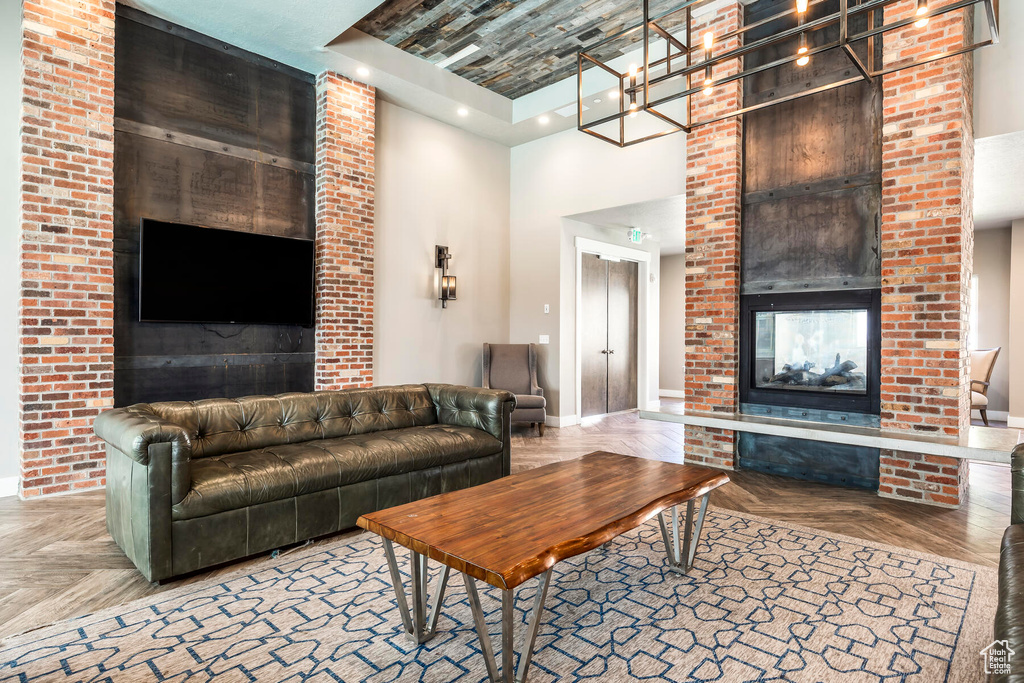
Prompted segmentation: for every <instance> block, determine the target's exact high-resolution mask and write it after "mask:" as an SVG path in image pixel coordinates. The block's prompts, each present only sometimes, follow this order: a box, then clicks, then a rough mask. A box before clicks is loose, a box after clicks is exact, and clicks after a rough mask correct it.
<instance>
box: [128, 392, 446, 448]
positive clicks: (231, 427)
mask: <svg viewBox="0 0 1024 683" xmlns="http://www.w3.org/2000/svg"><path fill="white" fill-rule="evenodd" d="M134 408H136V409H137V410H140V411H145V410H148V411H151V412H153V413H154V414H156V415H157V416H159V417H160V418H161V419H163V420H167V421H168V422H172V423H174V424H176V425H178V426H180V427H181V428H183V429H184V430H185V432H186V433H187V434H188V437H189V439H190V440H191V441H192V457H193V458H204V457H210V456H214V455H223V454H225V453H237V452H240V451H248V450H253V449H257V448H267V447H270V446H278V445H281V444H287V443H298V442H302V441H313V440H316V439H333V438H336V437H341V436H351V435H353V434H365V433H367V432H376V431H380V430H384V429H400V428H402V427H420V426H423V425H429V424H435V423H436V422H437V406H435V404H434V401H433V400H432V399H431V396H430V393H429V392H428V391H427V388H426V387H425V386H423V385H421V384H407V385H403V386H396V387H378V388H373V389H351V390H347V391H322V392H315V393H310V394H306V393H294V394H279V395H277V396H246V397H244V398H237V399H228V398H215V399H209V400H205V401H188V402H185V401H173V402H166V403H150V404H143V405H139V406H134Z"/></svg>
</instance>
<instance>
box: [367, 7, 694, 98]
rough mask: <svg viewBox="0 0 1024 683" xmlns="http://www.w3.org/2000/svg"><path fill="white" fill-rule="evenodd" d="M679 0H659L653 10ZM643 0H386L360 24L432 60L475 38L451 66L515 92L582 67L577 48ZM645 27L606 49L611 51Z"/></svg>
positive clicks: (627, 18) (619, 24) (632, 18)
mask: <svg viewBox="0 0 1024 683" xmlns="http://www.w3.org/2000/svg"><path fill="white" fill-rule="evenodd" d="M677 4H679V0H654V1H652V2H651V8H652V12H653V11H657V10H659V9H667V8H671V7H673V6H675V5H677ZM640 8H641V0H388V2H385V3H384V4H382V5H380V6H379V7H378V8H377V9H376V10H374V11H373V12H371V13H370V14H369V15H367V16H366V17H365V18H364V19H363V20H362V21H360V22H359V23H358V24H357V25H356V28H358V29H359V30H360V31H363V32H364V33H367V34H369V35H371V36H374V37H375V38H378V39H380V40H383V41H385V42H386V43H388V44H390V45H394V46H396V47H399V48H401V49H402V50H405V51H406V52H408V53H410V54H413V55H416V56H417V57H422V58H423V59H426V60H427V61H429V62H432V63H434V64H436V63H438V62H440V61H442V60H444V59H445V58H447V57H450V56H452V55H455V54H456V53H458V52H459V51H460V50H462V49H464V48H466V47H469V46H470V45H476V46H478V47H479V48H480V49H479V50H478V51H477V52H475V53H474V54H473V55H471V56H467V57H466V58H465V59H463V60H460V61H458V62H456V63H454V64H452V65H451V66H449V67H448V69H449V70H450V71H452V72H453V73H455V74H457V75H459V76H462V77H463V78H467V79H469V80H471V81H473V82H474V83H477V84H479V85H482V86H484V87H485V88H489V89H490V90H493V91H494V92H496V93H498V94H500V95H504V96H505V97H509V98H512V99H515V98H517V97H522V96H523V95H527V94H529V93H531V92H533V91H535V90H538V89H540V88H543V87H544V86H547V85H550V84H552V83H555V82H557V81H560V80H562V79H563V78H568V77H570V76H573V75H574V74H575V73H576V52H577V51H578V50H580V49H581V48H585V47H588V46H589V45H592V44H594V43H596V42H598V41H600V40H602V39H603V38H605V37H607V36H610V35H613V34H615V33H618V32H619V31H621V30H623V29H624V28H626V27H629V26H634V25H638V24H639V23H640V22H641V20H642V17H641V9H640ZM639 40H640V32H639V31H638V32H636V33H635V34H631V35H630V36H629V38H628V39H626V40H625V41H622V42H621V43H620V44H616V45H614V46H611V49H610V50H607V49H606V50H603V52H602V54H601V55H600V56H599V58H601V59H611V58H612V57H614V56H616V55H617V54H619V53H620V52H621V51H622V50H626V51H628V48H629V45H630V44H631V43H632V42H635V41H639Z"/></svg>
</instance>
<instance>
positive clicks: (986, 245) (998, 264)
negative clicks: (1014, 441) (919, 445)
mask: <svg viewBox="0 0 1024 683" xmlns="http://www.w3.org/2000/svg"><path fill="white" fill-rule="evenodd" d="M1011 234H1012V233H1011V229H1010V228H1002V229H999V230H978V231H977V232H975V233H974V274H975V275H977V277H978V301H979V305H978V348H982V349H991V348H993V347H996V346H1000V347H1002V349H1003V350H1002V351H1001V352H1000V353H999V358H997V359H996V366H995V368H993V370H992V385H991V386H990V387H989V389H988V408H989V411H990V414H989V418H991V417H992V415H991V413H992V412H1002V413H1005V412H1006V411H1007V410H1009V408H1010V374H1009V367H1010V360H1009V359H1010V249H1011V239H1010V238H1011Z"/></svg>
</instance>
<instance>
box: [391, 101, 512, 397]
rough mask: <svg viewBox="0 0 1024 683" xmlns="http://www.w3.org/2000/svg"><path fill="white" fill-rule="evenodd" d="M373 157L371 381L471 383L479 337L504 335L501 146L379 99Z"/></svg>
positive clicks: (505, 153)
mask: <svg viewBox="0 0 1024 683" xmlns="http://www.w3.org/2000/svg"><path fill="white" fill-rule="evenodd" d="M376 155H377V159H376V161H377V166H376V180H377V189H376V227H375V240H376V242H375V249H374V251H375V262H374V289H375V296H374V318H375V323H374V365H375V368H374V377H375V383H376V384H399V383H404V382H451V383H453V384H467V385H470V386H480V377H481V369H480V357H481V351H482V344H483V342H495V343H505V342H507V341H508V336H509V335H508V325H509V309H508V290H509V263H508V233H509V227H508V226H509V148H508V147H505V146H504V145H500V144H497V143H494V142H490V141H488V140H485V139H483V138H480V137H477V136H475V135H472V134H470V133H467V132H465V131H462V130H459V129H457V128H452V127H451V126H448V125H445V124H443V123H440V122H438V121H435V120H433V119H430V118H427V117H425V116H422V115H420V114H416V113H413V112H411V111H409V110H407V109H403V108H402V107H399V106H396V105H393V104H389V103H388V102H384V101H382V100H378V104H377V134H376ZM435 244H443V245H447V246H448V247H449V248H450V249H451V254H452V260H451V261H450V270H449V272H450V274H452V275H455V276H456V277H457V278H458V292H457V295H458V299H457V300H456V301H450V302H449V303H448V308H446V309H442V308H441V302H440V301H438V300H437V294H438V283H437V277H438V273H439V272H440V271H435V269H434V267H433V260H434V245H435Z"/></svg>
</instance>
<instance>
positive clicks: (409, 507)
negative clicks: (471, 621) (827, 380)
mask: <svg viewBox="0 0 1024 683" xmlns="http://www.w3.org/2000/svg"><path fill="white" fill-rule="evenodd" d="M728 481H729V477H728V475H726V474H725V473H724V472H720V471H718V470H713V469H709V468H707V467H700V466H697V465H678V464H675V463H667V462H661V461H658V460H647V459H645V458H637V457H633V456H629V455H619V454H616V453H606V452H597V453H591V454H589V455H585V456H583V457H582V458H578V459H576V460H568V461H565V462H559V463H554V464H551V465H546V466H544V467H538V468H536V469H533V470H528V471H526V472H522V473H520V474H515V475H512V476H509V477H504V478H502V479H497V480H495V481H492V482H489V483H486V484H481V485H480V486H474V487H472V488H468V489H461V490H459V491H452V492H451V493H443V494H441V495H438V496H433V497H432V498H424V499H423V500H418V501H414V502H412V503H407V504H405V505H399V506H397V507H393V508H388V509H386V510H380V511H378V512H373V513H370V514H367V515H363V516H362V517H360V518H359V520H358V522H357V524H358V525H359V526H360V527H362V528H364V529H367V530H369V531H372V532H374V533H376V534H378V535H380V536H383V537H384V538H387V539H390V540H392V541H394V542H395V543H398V544H399V545H403V546H405V547H407V548H410V549H412V550H414V551H415V552H418V553H420V554H422V555H426V556H427V557H429V558H430V559H433V560H436V561H438V562H441V563H442V564H446V565H448V566H449V567H451V568H452V569H455V570H456V571H460V572H463V573H465V574H468V575H470V576H472V577H474V578H476V579H480V580H482V581H486V582H487V583H489V584H491V585H492V586H496V587H498V588H501V589H511V588H515V587H516V586H518V585H519V584H521V583H523V582H524V581H526V580H528V579H530V578H532V577H534V576H537V575H539V574H541V573H543V572H545V571H547V570H548V569H550V568H551V567H552V566H553V565H554V564H556V563H557V562H560V561H562V560H564V559H566V558H569V557H573V556H574V555H579V554H580V553H584V552H587V551H588V550H592V549H594V548H596V547H598V546H600V545H603V544H604V543H607V542H608V541H610V540H611V539H613V538H615V537H616V536H618V535H620V534H622V533H624V532H626V531H629V530H630V529H633V528H635V527H637V526H639V525H641V524H643V523H644V522H646V521H647V520H649V519H651V518H652V517H654V516H655V515H657V514H658V512H660V511H661V510H664V509H665V508H667V507H671V506H673V505H679V504H681V503H685V502H687V501H690V500H695V499H697V498H699V497H701V496H703V495H705V494H706V493H708V492H709V491H711V490H712V489H715V488H718V487H719V486H721V485H722V484H726V483H728Z"/></svg>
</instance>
